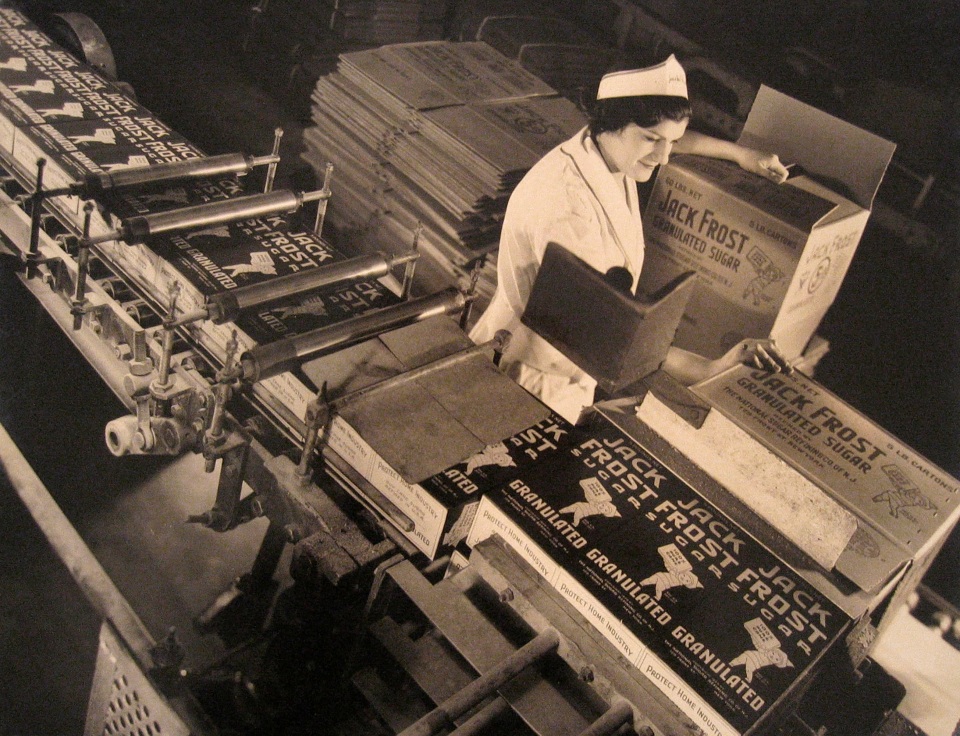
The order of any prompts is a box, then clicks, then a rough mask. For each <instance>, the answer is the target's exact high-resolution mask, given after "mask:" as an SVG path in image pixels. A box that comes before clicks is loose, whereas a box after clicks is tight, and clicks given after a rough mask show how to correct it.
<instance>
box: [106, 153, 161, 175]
mask: <svg viewBox="0 0 960 736" xmlns="http://www.w3.org/2000/svg"><path fill="white" fill-rule="evenodd" d="M149 165H150V159H148V158H147V157H146V156H127V160H126V161H122V162H118V163H115V164H104V166H103V168H104V169H106V170H107V171H116V170H117V169H138V168H142V167H144V166H149Z"/></svg>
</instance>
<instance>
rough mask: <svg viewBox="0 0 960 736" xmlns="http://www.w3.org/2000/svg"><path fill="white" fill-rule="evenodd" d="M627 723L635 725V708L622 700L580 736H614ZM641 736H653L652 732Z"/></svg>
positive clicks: (642, 733) (645, 732) (646, 732)
mask: <svg viewBox="0 0 960 736" xmlns="http://www.w3.org/2000/svg"><path fill="white" fill-rule="evenodd" d="M627 723H633V708H632V707H631V706H630V703H628V702H626V701H625V700H620V701H617V702H616V703H614V704H613V705H611V706H610V707H609V708H607V710H606V712H604V714H603V715H602V716H600V717H599V718H598V719H597V720H595V721H594V722H593V723H591V724H590V725H589V726H587V727H586V728H585V729H584V730H583V731H581V732H580V736H613V734H615V733H617V731H619V730H620V728H621V727H622V726H624V725H626V724H627ZM640 736H652V732H649V731H646V730H644V731H642V732H641V733H640Z"/></svg>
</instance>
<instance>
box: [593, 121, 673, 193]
mask: <svg viewBox="0 0 960 736" xmlns="http://www.w3.org/2000/svg"><path fill="white" fill-rule="evenodd" d="M687 123H688V120H686V119H684V120H681V121H679V122H678V121H675V120H663V121H661V122H659V123H657V124H656V125H654V126H652V127H650V128H643V127H641V126H639V125H637V124H636V123H629V124H628V125H626V126H624V127H623V128H620V129H619V130H613V131H606V132H604V133H600V134H599V135H598V136H597V145H598V147H599V148H600V154H601V155H602V156H603V160H604V161H605V162H606V164H607V167H608V168H609V169H610V171H612V172H614V173H622V174H624V175H626V176H628V177H629V178H631V179H633V180H634V181H639V182H644V181H647V180H649V179H650V177H651V176H652V175H653V171H654V169H655V168H656V167H657V166H658V165H660V164H665V163H666V162H667V160H668V159H669V158H670V151H671V150H672V149H673V144H674V143H676V142H677V141H678V140H679V139H680V137H681V136H682V135H683V134H684V132H685V131H686V130H687Z"/></svg>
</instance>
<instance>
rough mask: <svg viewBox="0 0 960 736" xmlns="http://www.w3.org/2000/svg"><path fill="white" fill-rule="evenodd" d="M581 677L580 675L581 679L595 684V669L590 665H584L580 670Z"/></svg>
mask: <svg viewBox="0 0 960 736" xmlns="http://www.w3.org/2000/svg"><path fill="white" fill-rule="evenodd" d="M579 675H580V679H581V680H583V681H584V682H593V678H594V676H595V675H594V673H593V667H591V666H590V665H584V666H583V667H581V668H580V673H579Z"/></svg>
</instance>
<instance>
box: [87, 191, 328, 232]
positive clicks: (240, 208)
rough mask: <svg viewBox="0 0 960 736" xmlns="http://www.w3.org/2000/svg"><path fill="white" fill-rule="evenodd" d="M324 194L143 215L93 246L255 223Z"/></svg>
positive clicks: (271, 196)
mask: <svg viewBox="0 0 960 736" xmlns="http://www.w3.org/2000/svg"><path fill="white" fill-rule="evenodd" d="M322 196H324V195H323V194H322V193H321V192H309V193H303V192H291V191H289V190H279V191H275V192H265V193H262V194H250V195H247V196H244V197H234V198H233V199H225V200H222V201H218V202H207V203H205V204H198V205H194V206H192V207H181V208H180V209H176V210H169V211H168V212H156V213H153V214H149V215H139V216H137V217H130V218H128V219H126V220H124V221H123V222H122V223H121V225H120V229H119V230H116V231H114V232H112V233H107V234H105V235H98V236H97V237H95V238H91V239H90V241H89V242H90V243H91V244H95V243H105V242H107V241H108V240H117V239H122V240H124V241H126V242H127V243H129V244H131V245H132V244H134V243H142V242H143V241H144V239H146V238H148V237H150V236H152V235H160V234H161V233H169V232H174V231H178V230H191V229H196V228H201V227H209V226H210V225H219V224H221V223H224V222H238V221H241V220H251V219H253V218H256V217H262V216H264V215H273V214H285V213H288V212H295V211H296V210H298V209H299V208H300V207H302V206H303V203H304V202H309V201H313V200H315V199H320V198H321V197H322Z"/></svg>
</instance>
